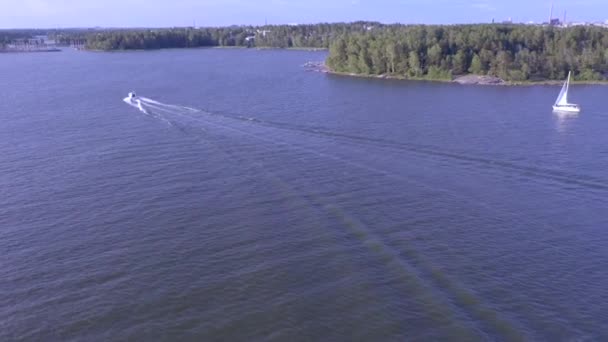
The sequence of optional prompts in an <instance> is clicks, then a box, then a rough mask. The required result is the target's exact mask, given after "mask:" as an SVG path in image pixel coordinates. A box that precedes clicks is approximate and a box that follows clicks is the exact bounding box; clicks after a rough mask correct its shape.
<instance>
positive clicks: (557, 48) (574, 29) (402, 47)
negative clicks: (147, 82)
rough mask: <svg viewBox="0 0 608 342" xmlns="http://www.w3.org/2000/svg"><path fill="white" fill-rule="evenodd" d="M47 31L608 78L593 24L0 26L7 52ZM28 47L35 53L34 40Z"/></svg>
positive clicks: (374, 69)
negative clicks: (38, 28) (35, 28)
mask: <svg viewBox="0 0 608 342" xmlns="http://www.w3.org/2000/svg"><path fill="white" fill-rule="evenodd" d="M42 34H45V35H47V36H48V37H49V38H50V39H52V40H53V41H54V42H56V44H57V46H72V47H74V48H76V49H79V50H87V51H115V50H152V49H164V48H199V47H221V48H237V47H238V48H256V49H266V48H280V49H304V50H319V49H328V51H329V53H328V55H327V58H326V60H325V61H324V62H323V63H318V62H314V63H313V64H311V63H309V64H308V65H307V66H306V69H307V70H316V71H321V72H324V73H331V74H338V75H349V76H359V77H377V78H394V79H407V80H431V81H444V82H445V81H449V82H457V83H461V84H488V85H513V84H518V85H519V84H537V83H554V82H563V80H564V79H565V77H566V75H567V74H568V72H570V71H571V72H572V75H573V82H574V83H577V82H579V83H583V82H584V83H604V82H608V28H606V27H600V26H593V25H584V26H571V27H564V26H552V25H549V24H544V25H524V24H469V25H401V24H390V25H387V24H382V23H378V22H369V21H357V22H352V23H321V24H308V25H263V26H229V27H200V28H199V27H176V28H139V29H103V28H97V29H70V30H52V31H51V32H46V31H29V32H28V31H6V30H4V31H2V30H0V51H2V50H4V51H6V50H7V47H11V46H15V44H16V42H19V41H24V40H25V41H27V40H28V39H31V37H36V36H37V35H42ZM40 46H42V45H40ZM40 46H38V47H40ZM28 49H32V50H35V49H33V48H32V45H31V44H30V45H29V46H28ZM25 50H27V49H25Z"/></svg>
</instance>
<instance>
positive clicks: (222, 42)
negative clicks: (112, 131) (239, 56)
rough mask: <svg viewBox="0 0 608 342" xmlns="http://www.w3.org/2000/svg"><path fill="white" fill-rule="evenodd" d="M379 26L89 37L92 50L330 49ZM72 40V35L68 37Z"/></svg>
mask: <svg viewBox="0 0 608 342" xmlns="http://www.w3.org/2000/svg"><path fill="white" fill-rule="evenodd" d="M373 25H379V24H377V23H370V22H355V23H350V24H345V23H337V24H315V25H267V26H231V27H217V28H210V27H207V28H167V29H131V30H125V29H123V30H107V31H99V32H94V33H88V34H87V35H86V47H87V49H91V50H106V51H107V50H142V49H162V48H189V47H208V46H227V47H230V46H239V47H275V48H329V45H330V42H331V41H332V40H333V39H334V38H335V37H337V36H339V35H343V34H346V33H348V32H362V31H364V30H366V28H367V27H370V26H373ZM66 39H69V36H66Z"/></svg>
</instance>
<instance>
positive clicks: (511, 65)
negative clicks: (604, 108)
mask: <svg viewBox="0 0 608 342" xmlns="http://www.w3.org/2000/svg"><path fill="white" fill-rule="evenodd" d="M329 51H330V53H329V57H328V58H327V61H326V64H327V67H328V68H329V70H330V71H331V72H333V73H337V74H345V75H354V76H371V77H386V78H402V79H414V80H421V79H423V80H440V81H452V80H455V81H457V82H459V83H464V84H526V83H530V82H547V81H552V80H560V81H563V80H564V79H565V77H566V75H568V72H569V71H572V73H573V76H574V79H575V81H579V82H583V81H584V82H601V81H606V80H607V78H608V29H607V28H604V27H596V26H575V27H553V26H549V25H513V24H509V25H505V24H485V25H441V26H439V25H438V26H433V25H431V26H427V25H388V26H384V27H382V28H380V29H376V30H370V31H366V32H348V33H346V34H344V35H341V36H340V37H337V38H336V39H335V40H333V41H332V43H331V46H330V49H329Z"/></svg>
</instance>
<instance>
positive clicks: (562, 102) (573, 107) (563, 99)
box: [553, 72, 581, 113]
mask: <svg viewBox="0 0 608 342" xmlns="http://www.w3.org/2000/svg"><path fill="white" fill-rule="evenodd" d="M570 74H571V72H568V79H567V80H566V82H565V83H564V86H563V87H562V90H561V91H560V92H559V96H558V97H557V100H555V104H553V111H554V112H560V113H579V112H580V111H581V107H580V106H579V105H577V104H573V103H569V102H568V90H569V89H570Z"/></svg>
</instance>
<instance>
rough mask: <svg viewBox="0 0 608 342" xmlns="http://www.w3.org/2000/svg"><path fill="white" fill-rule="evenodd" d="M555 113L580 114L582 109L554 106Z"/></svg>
mask: <svg viewBox="0 0 608 342" xmlns="http://www.w3.org/2000/svg"><path fill="white" fill-rule="evenodd" d="M553 111H554V112H560V113H580V111H581V108H580V107H579V106H553Z"/></svg>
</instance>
